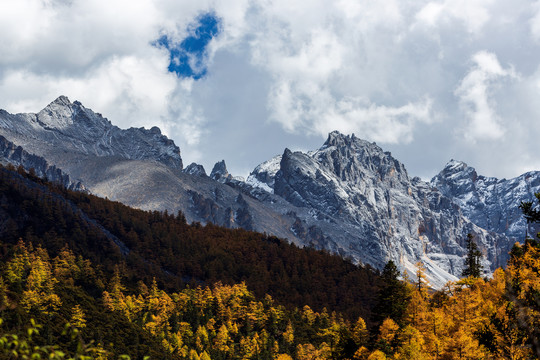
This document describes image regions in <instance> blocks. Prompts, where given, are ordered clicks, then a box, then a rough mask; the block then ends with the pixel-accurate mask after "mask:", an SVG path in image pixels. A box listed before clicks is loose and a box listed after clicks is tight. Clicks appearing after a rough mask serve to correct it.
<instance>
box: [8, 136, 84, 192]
mask: <svg viewBox="0 0 540 360" xmlns="http://www.w3.org/2000/svg"><path fill="white" fill-rule="evenodd" d="M0 162H3V163H4V165H7V164H11V165H13V166H15V167H18V166H22V167H23V168H24V169H26V170H31V171H33V172H34V173H35V174H36V176H39V177H41V178H46V179H48V180H49V181H52V182H55V183H57V184H60V185H62V186H64V187H66V188H68V189H70V190H77V191H84V190H85V187H84V186H83V185H82V183H81V182H80V181H77V182H73V181H71V179H70V177H69V175H67V174H65V173H64V172H63V171H62V170H60V169H59V168H57V167H56V166H54V165H50V164H49V163H48V162H47V161H46V160H45V159H44V158H42V157H40V156H36V155H32V154H29V153H28V152H26V151H25V150H24V149H23V148H22V147H20V146H16V145H15V144H13V143H12V142H11V141H8V140H7V139H6V138H5V137H3V136H1V135H0Z"/></svg>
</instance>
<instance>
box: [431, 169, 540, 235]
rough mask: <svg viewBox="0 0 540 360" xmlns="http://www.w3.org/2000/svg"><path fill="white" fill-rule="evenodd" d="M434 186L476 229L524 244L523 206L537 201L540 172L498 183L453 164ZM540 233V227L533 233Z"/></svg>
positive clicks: (441, 174) (445, 170) (433, 180)
mask: <svg viewBox="0 0 540 360" xmlns="http://www.w3.org/2000/svg"><path fill="white" fill-rule="evenodd" d="M431 184H432V185H433V186H435V187H437V188H438V189H439V190H440V191H441V192H442V193H443V194H444V195H446V196H448V197H450V198H452V199H453V201H454V202H455V203H456V204H458V205H459V207H460V208H461V209H462V211H463V213H464V214H465V216H467V217H468V218H469V219H470V220H471V221H472V222H474V223H475V224H476V225H478V226H480V227H482V228H484V229H488V230H491V231H494V232H497V233H499V234H505V235H506V236H508V237H510V238H512V239H513V240H514V241H521V240H522V239H523V238H525V232H526V229H527V223H526V221H525V218H524V217H523V215H522V213H521V210H520V209H519V205H520V203H521V202H522V201H532V200H534V199H535V197H534V194H535V193H537V192H540V171H530V172H527V173H525V174H522V175H520V176H518V177H515V178H512V179H508V180H507V179H497V178H495V177H486V176H482V175H478V173H477V172H476V170H475V168H473V167H471V166H468V165H467V164H466V163H464V162H462V161H456V160H451V161H450V162H449V163H448V164H446V166H445V167H444V169H443V170H441V172H440V173H439V174H437V175H436V176H435V177H433V179H432V180H431ZM538 231H540V228H539V227H538V226H536V227H533V228H531V229H529V233H533V234H534V233H536V232H538Z"/></svg>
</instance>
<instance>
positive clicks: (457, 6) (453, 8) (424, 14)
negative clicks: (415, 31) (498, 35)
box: [416, 0, 493, 34]
mask: <svg viewBox="0 0 540 360" xmlns="http://www.w3.org/2000/svg"><path fill="white" fill-rule="evenodd" d="M492 4H493V0H444V1H432V2H429V3H428V4H426V5H425V6H424V7H423V8H422V9H421V10H420V11H419V12H418V13H417V14H416V20H417V25H418V24H425V25H427V26H430V27H439V26H442V25H446V26H447V25H449V24H451V23H452V22H453V21H454V20H458V21H459V22H460V23H462V24H463V26H465V28H466V29H467V31H468V32H470V33H473V34H478V33H479V32H480V31H481V30H482V28H483V26H484V25H485V24H486V23H487V22H488V21H489V20H490V18H491V14H490V11H489V7H490V6H491V5H492Z"/></svg>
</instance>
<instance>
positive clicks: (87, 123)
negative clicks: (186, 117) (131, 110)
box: [0, 96, 182, 171]
mask: <svg viewBox="0 0 540 360" xmlns="http://www.w3.org/2000/svg"><path fill="white" fill-rule="evenodd" d="M0 135H3V136H5V137H6V139H8V140H10V141H12V142H13V143H14V144H15V145H23V144H24V146H27V147H32V148H33V151H34V153H35V154H37V155H39V156H43V157H44V158H46V159H47V160H48V161H50V162H51V163H53V164H57V165H58V166H59V167H60V168H62V169H63V170H66V171H68V170H69V169H68V167H69V165H67V164H66V163H67V162H69V161H68V158H69V157H77V156H98V157H120V158H124V159H129V160H153V161H158V162H161V163H163V164H165V165H167V166H170V167H172V168H174V169H178V170H181V169H182V158H181V156H180V149H179V148H178V146H176V145H175V144H174V142H173V141H172V140H170V139H168V138H167V137H166V136H164V135H162V134H161V131H160V130H159V128H157V127H153V128H151V129H150V130H147V129H144V128H129V129H120V128H118V127H117V126H114V125H112V124H111V122H110V121H109V120H107V119H106V118H104V117H103V116H101V114H99V113H94V112H93V111H92V110H91V109H87V108H85V107H84V106H83V105H82V104H81V103H80V102H79V101H74V102H71V101H70V100H69V99H68V98H67V97H66V96H59V97H58V98H57V99H55V100H54V101H53V102H51V103H50V104H49V105H47V106H46V107H45V108H44V109H43V110H41V111H40V112H38V113H37V114H16V115H11V114H9V113H7V112H6V113H0ZM29 139H31V140H29ZM70 163H71V162H70Z"/></svg>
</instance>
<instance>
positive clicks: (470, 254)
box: [461, 233, 483, 278]
mask: <svg viewBox="0 0 540 360" xmlns="http://www.w3.org/2000/svg"><path fill="white" fill-rule="evenodd" d="M481 259H482V253H481V252H480V250H478V245H476V243H475V242H474V235H473V234H470V233H469V234H467V257H466V258H465V267H464V268H463V272H462V273H461V275H462V276H463V277H469V276H472V277H476V278H478V277H480V276H482V271H483V267H482V264H481V263H480V260H481Z"/></svg>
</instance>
